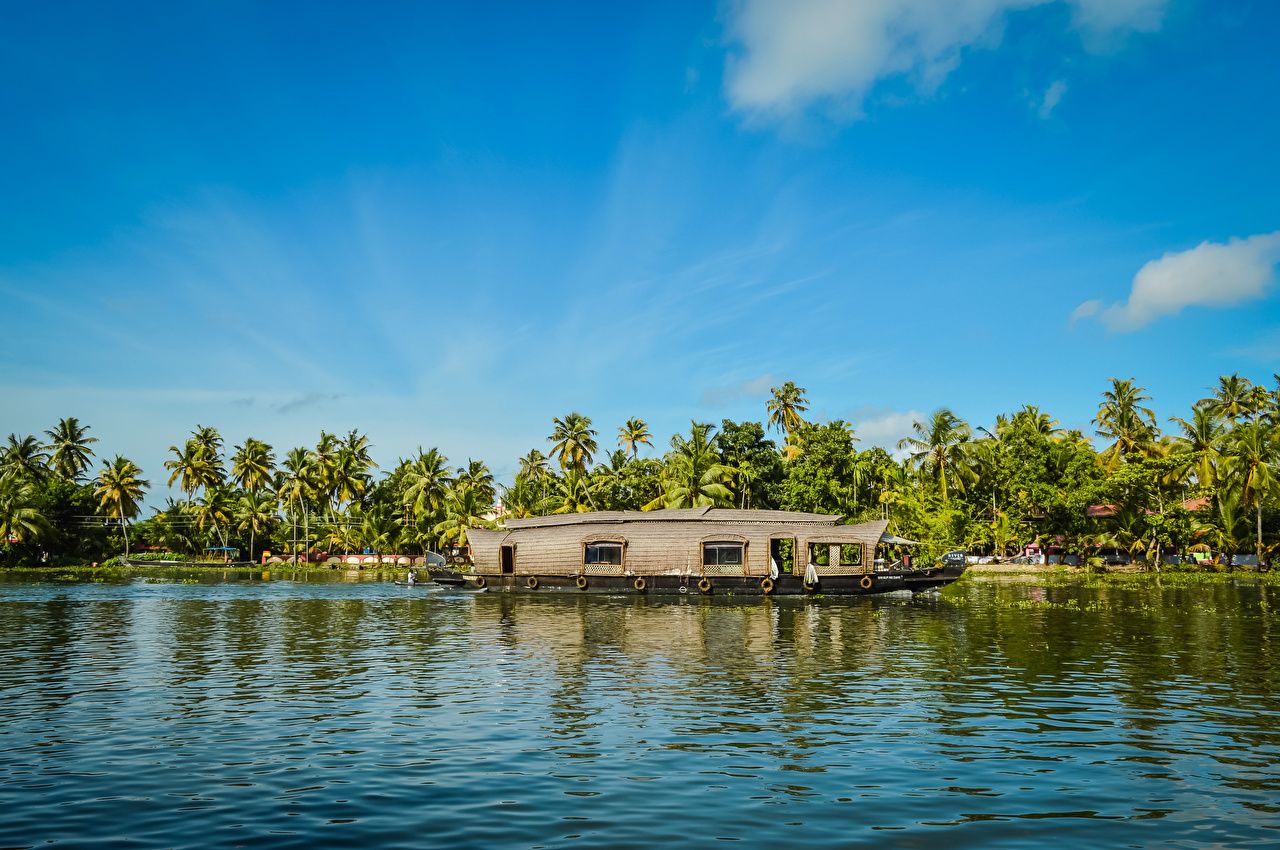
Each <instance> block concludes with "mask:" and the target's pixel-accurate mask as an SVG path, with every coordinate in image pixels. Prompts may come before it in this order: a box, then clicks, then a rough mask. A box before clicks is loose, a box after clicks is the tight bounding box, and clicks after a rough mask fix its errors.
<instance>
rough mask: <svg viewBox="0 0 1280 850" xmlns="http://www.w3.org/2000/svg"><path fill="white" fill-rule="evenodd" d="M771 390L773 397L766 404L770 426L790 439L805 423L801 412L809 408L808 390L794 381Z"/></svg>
mask: <svg viewBox="0 0 1280 850" xmlns="http://www.w3.org/2000/svg"><path fill="white" fill-rule="evenodd" d="M769 392H771V393H773V398H771V399H769V400H768V401H767V402H765V405H764V408H765V410H766V411H768V413H769V427H770V428H777V429H778V430H780V431H782V432H783V433H784V434H785V435H786V437H787V440H788V441H790V439H791V434H792V433H793V432H794V431H795V430H796V429H797V428H799V427H800V426H801V425H803V424H804V419H803V418H801V416H800V414H802V413H804V412H805V411H806V410H808V409H809V399H807V398H805V395H804V394H805V392H806V390H805V388H804V387H797V386H796V385H795V382H794V381H787V382H786V383H784V384H783V385H782V386H780V387H774V388H773V389H771V390H769Z"/></svg>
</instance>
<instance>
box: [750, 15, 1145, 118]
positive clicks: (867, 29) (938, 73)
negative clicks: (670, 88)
mask: <svg viewBox="0 0 1280 850" xmlns="http://www.w3.org/2000/svg"><path fill="white" fill-rule="evenodd" d="M1064 2H1065V4H1066V5H1067V6H1069V7H1070V8H1071V11H1072V25H1073V27H1074V28H1075V29H1076V30H1077V31H1078V32H1080V34H1081V35H1082V36H1083V37H1084V39H1085V41H1086V43H1087V44H1090V45H1095V44H1101V43H1104V42H1106V41H1108V40H1111V39H1114V37H1115V36H1116V35H1118V34H1124V33H1126V32H1130V31H1151V30H1154V29H1156V28H1158V27H1159V26H1160V23H1161V20H1162V17H1163V13H1164V7H1165V2H1166V0H967V2H964V3H949V4H943V5H940V4H938V3H937V2H936V1H935V0H863V2H858V3H850V2H845V0H790V2H787V3H778V2H773V0H745V2H742V3H740V4H738V5H737V6H735V7H734V10H733V13H732V15H731V17H730V23H729V28H730V35H731V38H732V40H733V42H734V43H735V44H736V45H738V47H739V50H738V51H737V52H736V53H735V54H734V55H732V56H731V57H730V59H729V66H728V73H727V74H726V86H727V93H728V96H729V100H730V102H731V103H732V105H733V106H734V107H735V108H736V109H738V110H740V111H742V112H745V113H749V114H752V115H757V116H763V117H768V118H785V117H787V116H788V115H790V114H793V113H795V112H799V111H802V110H804V109H805V108H807V107H808V106H810V105H812V104H814V103H826V104H827V105H829V106H831V107H832V108H833V111H835V112H837V113H840V114H842V115H843V116H844V117H856V116H858V115H859V114H860V112H861V108H862V104H863V101H864V100H865V99H866V97H867V95H868V93H869V92H870V91H871V89H872V88H873V87H874V86H875V85H876V84H877V83H878V82H880V81H882V80H884V79H887V78H891V77H899V76H901V77H905V78H907V79H909V80H910V81H911V82H912V83H913V85H914V86H915V88H916V89H917V90H919V91H922V92H928V91H931V90H933V89H935V88H936V87H937V86H938V85H939V84H940V83H941V82H942V81H943V80H944V79H946V77H947V75H948V74H950V73H951V71H952V70H954V69H955V68H956V67H957V66H958V65H959V64H960V61H961V59H962V56H963V53H964V51H965V50H967V49H970V48H973V47H993V46H995V45H998V44H999V42H1000V40H1001V37H1002V34H1003V33H1002V30H1003V25H1004V21H1005V18H1006V17H1007V16H1008V15H1009V13H1011V12H1015V11H1018V10H1022V9H1027V8H1030V7H1033V6H1043V5H1058V4H1061V3H1064ZM1055 85H1057V84H1055ZM1064 92H1065V85H1063V86H1062V87H1061V88H1060V89H1058V90H1057V91H1056V94H1055V95H1054V98H1052V99H1051V98H1049V97H1046V99H1045V101H1044V103H1046V104H1049V105H1048V108H1047V111H1048V112H1052V110H1053V106H1054V105H1056V103H1057V100H1058V99H1061V96H1062V94H1063V93H1064ZM1053 93H1054V89H1053V87H1052V86H1051V87H1050V91H1049V92H1047V93H1046V95H1048V94H1053ZM1042 108H1043V107H1042Z"/></svg>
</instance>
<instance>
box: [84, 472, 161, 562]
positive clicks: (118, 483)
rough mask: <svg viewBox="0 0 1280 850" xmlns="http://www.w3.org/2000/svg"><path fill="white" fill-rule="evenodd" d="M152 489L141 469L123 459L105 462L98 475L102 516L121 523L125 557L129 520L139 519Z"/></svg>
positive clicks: (95, 492)
mask: <svg viewBox="0 0 1280 850" xmlns="http://www.w3.org/2000/svg"><path fill="white" fill-rule="evenodd" d="M150 486H151V484H150V482H148V481H146V480H144V479H143V477H142V469H141V468H140V467H139V466H138V465H137V464H136V463H134V462H133V461H131V460H129V459H128V458H125V457H122V456H120V455H116V456H115V457H114V458H112V459H111V460H110V461H104V462H103V466H102V469H101V470H99V472H98V486H97V488H96V489H95V490H94V494H95V495H96V496H97V497H98V504H99V507H100V509H101V511H102V514H103V516H105V517H106V518H107V519H115V520H119V521H120V528H121V530H122V531H123V533H124V553H125V555H126V556H127V555H128V554H129V520H131V519H133V518H134V517H136V516H137V515H138V502H140V501H141V500H142V497H143V495H145V494H146V491H147V488H148V487H150Z"/></svg>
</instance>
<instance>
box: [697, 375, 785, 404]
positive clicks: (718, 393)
mask: <svg viewBox="0 0 1280 850" xmlns="http://www.w3.org/2000/svg"><path fill="white" fill-rule="evenodd" d="M781 383H782V382H781V381H779V380H778V379H777V378H775V377H774V376H773V375H770V374H764V375H761V376H759V377H758V378H751V379H750V380H747V381H741V382H739V383H736V384H731V385H729V386H723V387H712V388H710V389H708V390H706V391H705V392H703V394H702V404H703V406H704V407H723V406H725V405H727V404H732V403H733V402H735V401H740V400H742V399H753V398H764V397H765V396H767V395H768V394H769V390H770V389H771V388H773V387H776V386H779V385H780V384H781Z"/></svg>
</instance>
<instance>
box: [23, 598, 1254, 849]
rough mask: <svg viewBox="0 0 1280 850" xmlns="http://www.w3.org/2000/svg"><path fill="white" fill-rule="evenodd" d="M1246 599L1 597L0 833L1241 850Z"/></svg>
mask: <svg viewBox="0 0 1280 850" xmlns="http://www.w3.org/2000/svg"><path fill="white" fill-rule="evenodd" d="M1276 592H1277V588H1276V587H1274V586H1266V585H1259V584H1257V583H1251V582H1249V581H1247V580H1244V579H1242V580H1239V581H1237V582H1219V583H1211V584H1198V583H1186V584H1179V583H1177V582H1174V583H1168V584H1165V585H1163V586H1161V585H1157V584H1155V583H1154V582H1145V583H1141V584H1135V585H1133V586H1127V587H1119V586H1109V585H1103V586H1088V585H1083V584H1062V585H1053V586H1048V587H1034V586H1027V585H1020V584H1009V585H1006V584H1000V583H996V582H967V583H964V584H962V585H961V586H958V587H955V588H952V589H951V590H949V591H948V592H947V593H946V594H944V595H941V596H938V595H927V596H920V597H916V598H899V597H891V598H890V597H884V598H876V599H863V600H853V601H835V600H818V601H808V602H806V601H804V600H786V599H781V600H773V601H764V602H754V601H753V602H750V603H748V604H745V605H738V604H733V602H732V601H731V600H730V601H728V602H726V601H723V600H718V601H715V602H708V601H706V600H681V601H675V602H665V601H663V602H652V601H646V600H643V599H639V598H619V599H602V598H598V597H593V598H587V597H574V596H567V597H559V598H557V597H552V596H542V597H538V596H534V597H530V596H511V595H504V594H497V593H489V594H479V595H471V594H466V593H457V592H449V591H442V590H438V589H431V590H423V589H406V588H397V587H395V586H393V585H389V584H386V583H374V582H361V583H354V584H353V583H341V582H333V581H324V582H317V581H302V580H297V581H288V580H284V581H280V580H276V581H269V582H267V581H262V580H261V579H260V578H257V577H255V580H252V581H248V580H241V581H227V582H205V583H202V584H199V585H182V584H148V583H143V582H135V583H131V584H118V585H107V584H57V583H46V584H40V583H21V582H12V581H11V582H9V583H6V584H3V585H0V699H2V700H3V706H4V712H5V718H6V719H5V722H4V723H3V724H2V725H0V795H2V798H3V799H5V800H7V801H8V802H9V805H8V806H6V818H5V819H4V821H3V822H2V823H0V846H6V847H7V846H34V845H37V844H38V845H42V846H45V845H52V846H59V845H61V846H66V847H77V848H78V847H86V846H93V845H95V844H97V845H102V846H109V845H112V844H113V843H119V842H120V841H121V840H122V839H123V838H124V837H131V838H133V839H134V843H133V844H131V845H130V846H137V847H170V846H210V845H233V844H252V845H255V846H257V845H260V846H273V847H274V846H280V847H290V846H297V847H315V846H330V845H335V844H350V845H361V846H365V845H368V846H382V847H398V846H406V847H409V846H413V847H421V846H424V845H426V846H450V847H486V848H487V847H537V846H563V845H566V844H575V845H577V846H600V847H603V846H608V847H651V846H654V845H655V844H657V843H659V842H663V843H670V844H677V845H685V846H694V845H703V844H705V843H706V842H708V841H710V840H713V839H731V840H732V839H736V840H741V841H744V842H747V843H749V844H751V845H753V846H781V845H783V844H786V845H789V846H814V847H817V846H822V847H829V846H853V845H862V844H884V843H893V844H906V845H911V846H933V845H937V846H946V847H963V846H975V847H976V846H990V845H993V844H994V845H1002V844H1003V845H1008V846H1016V845H1030V844H1041V843H1044V842H1047V841H1051V840H1052V841H1059V840H1060V841H1066V842H1070V843H1074V844H1088V845H1092V846H1116V845H1124V844H1131V845H1183V846H1209V845H1215V846H1222V845H1235V846H1244V845H1248V846H1255V845H1259V844H1261V843H1264V842H1273V841H1275V840H1276V839H1277V838H1280V833H1277V829H1280V796H1278V795H1277V793H1276V790H1275V789H1276V788H1277V783H1278V782H1280V702H1278V699H1277V694H1278V693H1280V689H1278V688H1277V684H1278V681H1277V679H1278V677H1280V664H1278V663H1277V661H1280V659H1278V658H1277V653H1278V652H1280V649H1278V646H1280V643H1278V639H1280V626H1277V624H1276V620H1275V617H1274V615H1273V614H1272V613H1271V607H1272V606H1273V605H1274V603H1275V595H1276Z"/></svg>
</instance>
